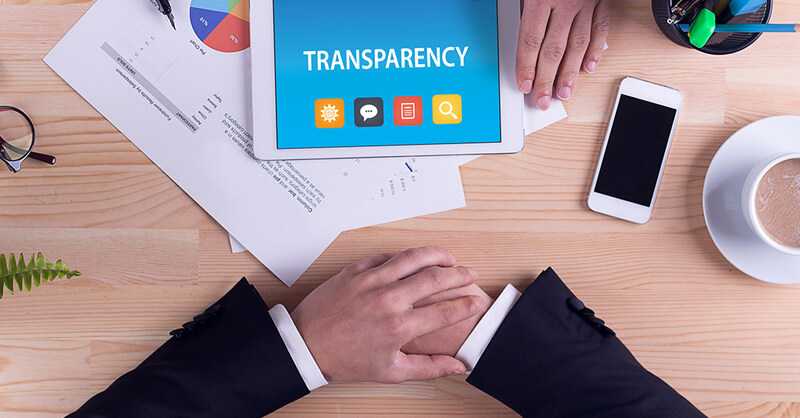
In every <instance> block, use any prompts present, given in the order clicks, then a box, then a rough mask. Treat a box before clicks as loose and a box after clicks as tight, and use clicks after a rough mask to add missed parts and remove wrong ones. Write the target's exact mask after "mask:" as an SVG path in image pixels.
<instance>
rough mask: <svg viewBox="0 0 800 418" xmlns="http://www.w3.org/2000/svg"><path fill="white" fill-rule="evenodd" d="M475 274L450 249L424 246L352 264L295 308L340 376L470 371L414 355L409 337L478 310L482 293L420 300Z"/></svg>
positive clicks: (318, 352)
mask: <svg viewBox="0 0 800 418" xmlns="http://www.w3.org/2000/svg"><path fill="white" fill-rule="evenodd" d="M474 281H475V277H474V275H473V273H472V272H471V271H470V270H469V269H466V268H463V267H455V259H454V258H453V256H452V255H450V254H449V253H447V252H446V251H444V250H441V249H437V248H420V249H413V250H408V251H404V252H402V253H400V254H397V255H394V256H390V255H382V256H375V257H371V258H367V259H365V260H362V261H360V262H358V263H356V264H353V265H351V266H349V267H347V268H345V269H344V270H342V272H341V273H339V274H337V275H336V276H334V277H332V278H331V279H330V280H328V281H327V282H325V283H324V284H322V285H321V286H320V287H318V288H317V289H315V290H314V291H313V292H312V293H311V294H310V295H309V296H308V297H306V298H305V299H304V300H303V302H301V303H300V305H299V306H298V307H297V309H295V310H294V312H292V314H291V315H292V319H293V320H294V323H295V324H296V325H297V328H298V329H299V330H300V334H301V335H302V336H303V339H304V340H305V342H306V344H307V345H308V348H309V349H310V350H311V353H312V354H313V355H314V359H315V360H316V361H317V364H319V367H320V369H321V370H322V373H323V374H324V375H325V377H326V378H327V379H328V380H330V381H334V382H365V381H371V382H381V383H399V382H404V381H407V380H425V379H435V378H438V377H443V376H448V375H453V374H461V373H464V372H465V371H466V370H465V367H464V364H463V363H461V362H460V361H458V360H456V359H455V358H453V357H452V356H449V355H408V354H405V353H403V352H402V351H401V348H402V347H403V346H404V345H406V344H408V343H409V342H410V341H412V340H414V339H416V338H418V337H420V336H423V335H427V334H430V333H432V332H435V331H437V330H441V329H445V328H448V327H450V326H452V325H454V324H457V323H459V322H462V321H464V320H467V319H470V318H473V317H475V316H476V315H478V314H480V313H481V312H482V311H484V310H485V309H486V308H485V307H484V301H483V300H482V299H481V298H480V297H476V296H463V297H458V298H455V299H447V300H441V301H437V302H434V303H431V304H426V305H425V306H416V305H418V304H420V302H421V301H424V300H425V299H428V298H430V297H431V296H433V295H436V294H439V293H441V292H445V291H448V290H451V289H457V288H461V287H464V286H468V285H470V284H472V283H473V282H474Z"/></svg>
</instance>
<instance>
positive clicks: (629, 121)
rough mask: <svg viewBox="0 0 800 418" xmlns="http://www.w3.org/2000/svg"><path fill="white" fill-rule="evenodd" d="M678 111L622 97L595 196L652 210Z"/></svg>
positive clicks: (633, 98) (629, 97)
mask: <svg viewBox="0 0 800 418" xmlns="http://www.w3.org/2000/svg"><path fill="white" fill-rule="evenodd" d="M676 116H677V110H676V109H673V108H670V107H666V106H662V105H659V104H655V103H651V102H647V101H644V100H642V99H637V98H635V97H631V96H626V95H621V96H620V99H619V107H618V108H617V113H616V116H615V118H614V122H613V125H612V127H611V134H610V136H609V139H608V144H607V145H606V152H605V155H604V156H603V162H602V164H601V166H600V174H599V176H598V178H597V185H596V186H595V190H594V191H595V192H596V193H600V194H604V195H607V196H611V197H615V198H617V199H621V200H625V201H628V202H631V203H636V204H639V205H642V206H646V207H650V205H651V203H652V201H653V195H654V194H655V190H656V185H657V184H658V177H659V174H660V173H661V164H662V163H663V161H664V155H665V153H666V152H667V147H668V145H669V138H670V132H671V131H672V126H673V122H674V121H675V117H676Z"/></svg>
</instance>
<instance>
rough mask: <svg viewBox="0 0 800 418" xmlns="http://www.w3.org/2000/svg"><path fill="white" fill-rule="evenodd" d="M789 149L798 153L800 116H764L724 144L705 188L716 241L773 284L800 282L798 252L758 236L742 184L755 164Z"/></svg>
mask: <svg viewBox="0 0 800 418" xmlns="http://www.w3.org/2000/svg"><path fill="white" fill-rule="evenodd" d="M790 152H800V116H779V117H773V118H767V119H762V120H760V121H758V122H755V123H753V124H750V125H748V126H746V127H744V128H743V129H742V130H740V131H739V132H737V133H735V134H734V135H733V136H732V137H730V139H728V141H726V142H725V144H723V145H722V147H721V148H720V149H719V151H717V155H716V156H714V160H713V161H712V162H711V167H709V169H708V174H706V182H705V186H704V188H703V215H704V216H705V218H706V225H707V227H708V231H709V233H710V234H711V239H713V240H714V244H715V245H716V246H717V248H719V250H720V252H722V255H723V256H725V258H727V259H728V261H730V263H731V264H733V265H734V266H736V268H738V269H739V270H741V271H742V272H744V273H745V274H747V275H749V276H752V277H753V278H756V279H758V280H762V281H765V282H770V283H779V284H789V283H800V257H798V256H792V255H789V254H786V253H783V252H781V251H778V250H776V249H774V248H772V247H770V246H769V245H767V244H766V243H764V242H763V241H761V240H760V239H758V237H757V236H756V234H755V233H754V232H753V231H752V230H751V229H750V226H749V225H748V224H747V220H746V219H745V218H744V210H743V208H742V187H744V181H745V179H746V178H747V175H748V174H749V173H750V170H752V169H753V167H754V166H755V165H756V164H758V163H760V162H763V161H765V160H767V159H769V158H770V157H774V156H777V155H778V154H782V153H790Z"/></svg>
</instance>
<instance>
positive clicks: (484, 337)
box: [456, 285, 522, 370]
mask: <svg viewBox="0 0 800 418" xmlns="http://www.w3.org/2000/svg"><path fill="white" fill-rule="evenodd" d="M521 296H522V293H520V291H519V290H517V289H516V288H515V287H514V286H512V285H508V286H506V288H505V289H503V293H501V294H500V296H499V297H498V298H497V300H495V302H494V303H493V304H492V307H491V308H489V310H488V311H486V314H485V315H483V318H481V320H480V322H478V325H476V326H475V329H473V330H472V332H471V333H470V334H469V337H467V340H466V341H464V345H462V346H461V349H459V350H458V353H456V358H457V359H459V360H461V362H463V363H464V365H465V366H467V370H472V369H474V368H475V366H477V365H478V361H480V359H481V356H482V355H483V352H484V351H486V347H488V346H489V342H490V341H492V338H493V337H494V334H495V333H496V332H497V329H498V328H500V324H502V323H503V321H504V320H505V319H506V316H507V315H508V313H509V312H511V309H512V308H513V307H514V305H515V304H516V303H517V301H518V300H519V298H520V297H521Z"/></svg>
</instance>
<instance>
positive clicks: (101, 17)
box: [45, 0, 392, 285]
mask: <svg viewBox="0 0 800 418" xmlns="http://www.w3.org/2000/svg"><path fill="white" fill-rule="evenodd" d="M173 6H174V10H175V18H176V20H177V21H178V22H181V23H182V24H179V25H178V31H177V32H176V31H173V29H172V28H171V27H170V26H169V25H167V24H165V22H164V18H163V16H161V15H159V14H158V13H154V9H153V6H152V4H150V3H149V2H145V1H142V2H138V1H137V2H119V1H114V0H98V1H96V2H95V3H94V5H93V6H92V7H91V8H90V9H89V11H88V12H87V13H86V15H85V16H84V17H83V18H81V20H80V21H79V22H78V23H77V24H76V25H75V26H74V27H73V28H72V29H71V30H70V31H69V32H68V33H67V35H66V36H65V37H64V38H63V39H62V40H61V41H60V42H59V43H58V45H56V47H55V48H54V49H53V50H52V51H51V52H50V53H49V54H48V55H47V57H46V58H45V62H46V63H47V64H48V65H50V67H51V68H53V70H54V71H55V72H56V73H58V74H59V75H60V76H61V77H62V78H63V79H64V80H65V81H66V82H67V83H68V84H69V85H70V86H72V88H74V89H75V90H76V91H77V92H78V93H79V94H81V95H82V96H83V97H84V98H85V99H86V100H87V101H88V102H89V103H91V104H92V105H93V106H94V107H95V108H96V109H97V110H98V112H100V113H101V114H102V115H103V116H105V117H106V118H107V119H108V120H109V121H110V122H111V123H112V124H114V126H116V127H117V129H119V130H120V131H121V132H122V133H123V134H125V135H126V136H127V137H128V138H129V139H130V140H131V141H132V142H133V143H134V144H136V145H137V146H138V147H139V148H140V149H141V150H142V151H143V152H144V153H145V154H147V156H148V157H149V158H150V159H151V160H152V161H153V162H154V163H156V164H157V165H158V166H159V167H160V168H161V169H162V170H163V171H164V172H165V173H166V174H167V175H169V176H170V177H171V178H172V179H173V181H175V183H177V184H178V185H179V186H180V187H181V188H183V190H184V191H185V192H186V193H188V194H189V195H190V196H191V197H192V198H193V199H194V200H196V201H197V202H198V203H199V204H200V205H201V206H202V207H203V208H204V209H205V210H206V211H207V212H208V213H209V214H211V216H213V217H214V218H215V219H216V220H217V222H219V223H220V224H221V225H222V226H223V227H224V228H225V229H226V230H227V231H229V232H230V233H232V234H233V235H234V236H236V237H237V238H238V239H239V240H240V242H241V243H242V244H244V246H246V247H247V248H248V249H250V251H251V252H252V253H253V254H254V255H255V256H256V258H258V259H259V260H260V261H261V262H262V263H263V264H264V265H265V266H267V267H268V268H269V269H270V270H271V271H272V272H273V273H274V274H275V275H276V276H278V278H280V279H281V280H282V281H284V282H285V283H286V284H288V285H291V284H292V283H294V281H295V280H297V278H298V277H299V276H300V275H301V274H302V273H303V272H304V271H305V270H306V269H307V268H308V266H310V265H311V263H312V262H313V261H314V260H315V259H316V258H317V257H318V256H319V255H320V254H321V253H322V252H323V251H324V250H325V248H327V247H328V245H330V243H331V242H333V240H334V239H335V238H336V237H337V236H338V234H339V233H340V231H341V227H340V222H338V219H339V217H340V216H341V213H343V211H344V210H346V205H347V204H348V202H352V201H354V200H361V199H364V194H365V192H364V191H363V189H359V188H355V187H350V186H348V184H349V183H350V182H351V181H353V182H355V183H356V184H359V185H360V186H361V187H364V188H366V189H367V190H371V189H373V188H376V187H378V185H379V184H380V181H381V179H383V178H387V177H389V176H390V175H391V173H392V171H391V169H390V167H387V171H385V172H375V170H377V169H376V168H370V171H365V170H361V169H360V164H359V161H357V160H341V161H314V162H294V163H291V162H258V161H255V160H253V159H252V158H251V156H250V155H248V153H250V150H251V149H252V139H251V138H252V137H251V135H250V132H251V129H250V126H251V119H252V116H251V114H250V108H251V106H250V77H249V73H250V71H249V69H248V68H249V59H250V58H249V57H250V55H249V50H247V51H243V52H240V53H234V54H222V53H217V52H215V51H212V50H209V49H208V48H207V47H206V46H205V45H203V44H198V43H197V42H196V41H195V39H196V38H195V36H194V35H193V33H192V32H191V27H190V26H189V25H188V16H187V14H188V11H189V4H188V0H177V1H175V0H173ZM366 184H370V185H371V186H369V187H367V186H366Z"/></svg>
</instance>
